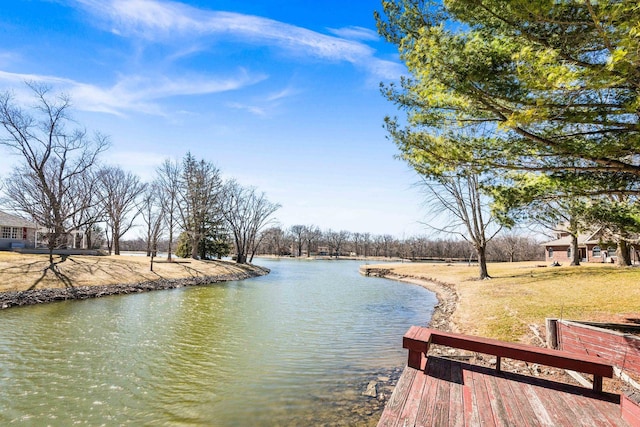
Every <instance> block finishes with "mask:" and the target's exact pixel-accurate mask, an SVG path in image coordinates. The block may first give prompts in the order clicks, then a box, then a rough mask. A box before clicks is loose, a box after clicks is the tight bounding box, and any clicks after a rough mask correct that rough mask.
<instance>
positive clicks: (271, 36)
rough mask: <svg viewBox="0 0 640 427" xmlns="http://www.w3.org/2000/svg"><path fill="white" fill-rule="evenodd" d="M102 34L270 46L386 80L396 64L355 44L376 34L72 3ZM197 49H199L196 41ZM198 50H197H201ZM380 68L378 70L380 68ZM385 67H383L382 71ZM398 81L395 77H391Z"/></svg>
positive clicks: (154, 0)
mask: <svg viewBox="0 0 640 427" xmlns="http://www.w3.org/2000/svg"><path fill="white" fill-rule="evenodd" d="M75 1H76V3H77V4H79V5H80V6H81V7H82V8H83V9H84V10H86V11H88V12H89V13H90V14H91V15H93V18H94V19H96V20H99V21H101V22H102V24H103V25H105V28H107V29H108V30H110V31H112V32H113V33H115V34H118V35H120V36H123V37H135V38H142V39H145V40H147V41H149V42H159V43H173V42H175V41H176V39H180V38H182V39H185V40H189V41H192V42H193V41H194V39H197V38H202V37H204V38H206V37H210V39H209V43H216V41H217V39H216V38H215V37H212V36H219V35H227V36H228V37H230V38H233V39H235V40H238V41H244V42H247V43H252V44H259V45H263V46H274V47H278V48H280V49H282V50H283V51H287V52H289V53H292V54H296V55H301V56H307V57H315V58H320V59H324V60H329V61H346V62H349V63H352V64H354V65H356V66H359V67H363V68H365V69H367V70H368V71H369V72H371V73H374V74H378V73H379V72H382V73H383V74H382V75H380V76H381V77H383V78H388V77H389V74H390V70H391V69H392V68H394V67H395V69H396V71H399V70H401V67H400V65H399V64H395V66H394V65H393V64H394V63H393V62H391V61H382V60H380V59H378V58H376V57H375V53H376V51H375V50H374V49H373V48H371V47H370V46H368V45H366V44H364V43H362V42H361V41H359V40H377V37H376V36H375V33H374V32H373V31H371V30H367V29H364V28H361V27H349V28H345V29H334V30H331V31H332V32H333V33H334V34H336V35H338V37H336V36H333V35H328V34H321V33H318V32H315V31H311V30H308V29H306V28H301V27H298V26H294V25H290V24H287V23H283V22H279V21H275V20H272V19H268V18H263V17H259V16H252V15H243V14H240V13H232V12H221V11H212V10H206V9H199V8H195V7H192V6H188V5H185V4H182V3H178V2H174V1H163V0H75ZM200 43H202V42H201V41H200ZM201 46H202V44H201ZM381 62H382V63H383V64H381ZM383 65H384V66H383ZM395 76H396V77H397V74H396V75H395Z"/></svg>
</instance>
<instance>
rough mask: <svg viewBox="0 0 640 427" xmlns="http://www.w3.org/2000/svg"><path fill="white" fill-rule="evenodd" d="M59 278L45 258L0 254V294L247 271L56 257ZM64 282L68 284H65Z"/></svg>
mask: <svg viewBox="0 0 640 427" xmlns="http://www.w3.org/2000/svg"><path fill="white" fill-rule="evenodd" d="M55 262H56V263H57V264H56V267H57V270H58V273H59V274H58V275H56V274H54V272H53V271H52V270H50V269H48V268H47V267H48V266H49V256H48V255H34V254H19V253H14V252H0V292H7V291H22V290H26V289H42V288H63V287H65V286H68V285H71V286H97V285H98V286H99V285H115V284H132V283H138V282H144V281H149V280H158V279H174V278H187V277H198V276H221V275H229V274H236V273H240V272H243V271H246V270H245V269H244V268H243V267H242V266H238V265H237V264H235V263H232V262H226V261H197V260H180V262H172V263H168V262H166V261H165V260H164V259H160V258H155V259H154V263H153V271H150V262H149V258H147V257H143V256H86V255H82V256H68V257H66V258H65V259H63V258H61V257H59V256H56V257H55ZM65 281H67V283H65Z"/></svg>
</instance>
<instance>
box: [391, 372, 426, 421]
mask: <svg viewBox="0 0 640 427" xmlns="http://www.w3.org/2000/svg"><path fill="white" fill-rule="evenodd" d="M408 369H409V368H408ZM428 379H429V376H428V375H425V374H424V373H423V372H421V371H418V372H417V373H416V377H415V379H414V380H413V383H412V384H411V390H410V392H409V393H408V395H407V398H406V401H405V404H404V406H403V408H402V412H401V413H400V416H399V417H398V419H397V421H396V425H399V426H413V425H415V423H416V417H417V416H418V410H419V409H420V405H421V404H422V401H423V397H424V388H425V385H426V383H427V382H428Z"/></svg>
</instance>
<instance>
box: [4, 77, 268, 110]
mask: <svg viewBox="0 0 640 427" xmlns="http://www.w3.org/2000/svg"><path fill="white" fill-rule="evenodd" d="M265 78H266V76H264V75H256V76H252V75H250V74H249V73H247V72H246V70H240V71H239V72H238V73H237V75H236V76H233V77H226V78H214V77H211V76H202V75H192V76H185V77H182V78H176V79H171V78H168V77H166V76H156V77H154V76H140V75H138V76H126V77H121V78H120V79H119V80H118V82H117V83H116V84H115V85H113V86H111V87H100V86H96V85H91V84H87V83H82V82H77V81H74V80H70V79H62V78H59V77H52V76H45V75H36V74H18V73H9V72H5V71H0V85H2V82H6V83H7V85H6V86H7V87H12V88H16V87H17V88H18V89H17V91H18V92H19V93H22V90H21V89H22V86H21V85H20V83H22V82H25V81H33V82H41V83H45V84H48V85H51V86H52V87H53V88H54V89H56V90H59V91H63V92H65V93H67V94H68V95H69V96H70V97H71V99H72V100H73V103H74V106H75V107H76V108H78V109H80V110H84V111H94V112H103V113H110V114H115V115H126V113H127V112H132V111H135V112H142V113H146V114H155V115H163V114H164V113H163V111H162V109H161V107H160V106H159V105H158V104H157V103H155V102H154V101H158V100H161V99H165V98H169V97H172V96H178V95H203V94H211V93H218V92H226V91H232V90H236V89H239V88H242V87H245V86H248V85H252V84H255V83H257V82H260V81H262V80H264V79H265Z"/></svg>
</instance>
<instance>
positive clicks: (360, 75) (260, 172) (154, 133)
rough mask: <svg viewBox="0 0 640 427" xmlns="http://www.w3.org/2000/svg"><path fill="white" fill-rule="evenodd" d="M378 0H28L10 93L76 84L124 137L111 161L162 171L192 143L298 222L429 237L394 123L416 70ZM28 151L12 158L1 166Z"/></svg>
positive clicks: (81, 112) (149, 172) (3, 54)
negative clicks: (401, 89)
mask: <svg viewBox="0 0 640 427" xmlns="http://www.w3.org/2000/svg"><path fill="white" fill-rule="evenodd" d="M376 9H380V2H379V1H377V0H371V1H365V0H353V1H348V2H344V1H334V0H323V1H308V2H307V1H293V0H288V1H285V0H271V1H217V0H208V1H206V0H191V1H182V2H177V1H161V0H50V1H46V0H14V1H11V2H4V3H3V5H2V12H0V40H2V43H1V44H0V90H6V89H11V90H13V91H14V92H15V93H16V96H18V97H20V98H21V97H23V96H25V95H26V92H25V87H24V85H23V82H24V81H25V80H32V81H41V82H45V83H47V84H49V85H51V86H52V88H53V89H55V90H56V91H63V92H65V93H67V94H69V95H70V96H71V99H72V102H73V105H74V117H75V118H76V119H77V120H78V122H79V123H81V124H82V125H83V126H85V127H86V128H87V129H89V130H99V131H100V132H102V133H104V134H107V135H109V136H110V139H111V143H112V146H111V148H110V149H109V151H108V152H107V153H106V155H105V158H104V161H105V162H107V163H110V164H117V165H120V166H122V167H123V168H124V169H126V170H131V171H134V172H136V173H138V174H139V175H140V176H141V177H142V178H143V179H145V180H150V179H152V178H153V174H154V169H155V168H156V167H157V166H158V165H159V164H160V163H161V162H162V161H163V160H164V159H166V158H181V157H182V156H184V154H185V153H186V152H187V151H191V152H192V154H193V155H194V156H196V157H198V158H204V159H206V160H208V161H211V162H213V163H214V164H215V165H216V166H217V167H218V168H219V169H220V170H221V171H222V173H223V176H224V177H226V178H231V177H233V178H236V179H237V180H238V181H239V182H240V183H242V184H244V185H253V186H256V187H257V188H258V189H259V190H261V191H264V192H265V193H266V194H267V197H268V198H269V199H270V200H271V201H274V202H278V203H280V204H281V205H282V208H281V209H280V210H279V211H278V212H277V213H276V216H277V219H278V220H279V222H280V223H281V224H282V225H283V226H284V227H288V226H291V225H294V224H307V225H310V224H314V225H318V226H320V227H321V228H323V229H325V230H326V229H333V230H348V231H352V232H371V233H374V234H392V235H395V236H397V237H403V236H409V235H416V234H424V232H425V228H424V226H423V225H421V224H420V221H421V220H422V219H423V214H424V212H423V210H422V208H421V196H420V191H419V190H418V189H417V188H415V187H414V183H415V182H417V181H418V179H417V178H416V176H415V174H414V173H413V172H412V171H411V170H410V168H409V167H408V166H406V165H405V164H404V163H403V162H401V161H400V160H397V159H395V158H394V155H395V154H397V149H396V147H395V146H394V144H393V143H392V142H391V141H389V140H388V139H387V138H386V131H385V130H384V129H383V127H382V123H383V118H384V116H385V115H395V114H397V111H396V110H395V107H394V106H393V105H392V104H390V103H389V102H388V101H386V100H385V99H384V98H383V97H382V95H381V94H380V91H379V83H380V82H381V81H385V82H388V81H392V80H396V79H398V78H399V76H400V75H401V74H402V73H403V72H404V67H403V66H402V64H401V62H400V61H399V60H398V57H397V52H396V51H395V49H394V47H393V46H391V45H389V44H387V43H385V42H384V41H383V40H381V39H380V38H379V37H378V36H377V34H376V32H375V21H374V18H373V11H374V10H376ZM17 161H18V158H17V157H8V156H2V159H0V168H1V170H5V171H6V170H7V169H8V168H9V167H10V166H11V165H12V164H15V162H17Z"/></svg>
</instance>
